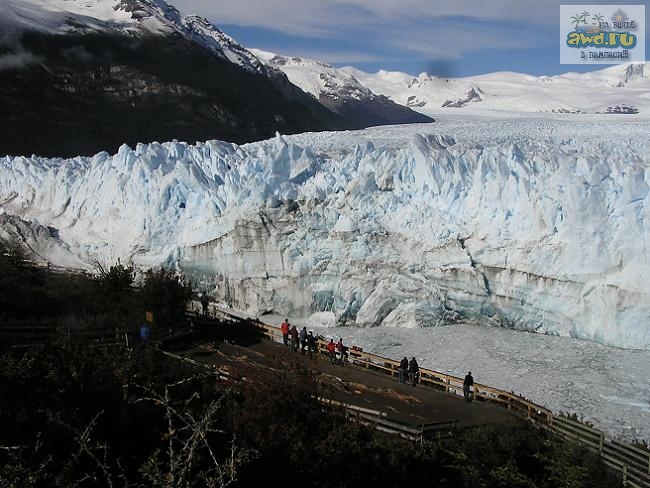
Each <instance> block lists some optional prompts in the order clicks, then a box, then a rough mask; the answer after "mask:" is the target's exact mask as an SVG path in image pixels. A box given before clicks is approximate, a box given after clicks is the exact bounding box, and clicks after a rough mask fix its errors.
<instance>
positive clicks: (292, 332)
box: [289, 325, 298, 352]
mask: <svg viewBox="0 0 650 488" xmlns="http://www.w3.org/2000/svg"><path fill="white" fill-rule="evenodd" d="M289 337H290V338H291V350H292V351H293V352H297V351H298V329H296V326H295V325H292V326H291V329H289Z"/></svg>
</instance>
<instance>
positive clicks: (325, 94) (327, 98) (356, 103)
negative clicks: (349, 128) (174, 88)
mask: <svg viewBox="0 0 650 488" xmlns="http://www.w3.org/2000/svg"><path fill="white" fill-rule="evenodd" d="M251 52H252V53H253V54H255V56H257V57H258V58H259V59H261V60H262V61H264V63H265V64H266V65H267V66H269V67H271V68H272V69H274V70H278V71H281V72H283V73H284V74H285V75H287V77H288V78H289V80H290V81H291V83H293V84H294V85H296V86H298V87H300V88H301V89H302V90H304V91H305V92H307V93H311V94H312V95H313V96H314V98H316V99H317V100H318V101H319V102H320V103H322V104H323V105H325V106H326V107H327V108H329V109H330V110H332V111H333V112H335V113H338V114H340V115H342V116H345V117H348V118H353V119H354V120H358V121H359V125H362V126H365V127H368V126H373V125H383V124H386V123H393V124H395V123H422V122H433V119H431V118H429V117H427V116H425V115H423V114H420V113H418V112H414V111H412V110H411V109H409V108H407V107H405V106H403V105H399V104H397V103H395V102H394V101H392V100H390V99H389V98H387V97H386V96H385V95H381V94H380V95H377V94H375V93H373V92H372V91H371V90H370V89H369V88H367V87H365V86H363V85H362V84H361V83H359V81H358V80H356V79H355V78H354V76H353V75H351V74H348V73H346V72H344V71H342V70H339V69H337V68H335V67H334V66H332V65H330V64H327V63H323V62H320V61H314V60H311V59H306V58H298V57H286V56H280V55H278V54H274V53H271V52H267V51H262V50H260V49H251Z"/></svg>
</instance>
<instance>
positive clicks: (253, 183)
mask: <svg viewBox="0 0 650 488" xmlns="http://www.w3.org/2000/svg"><path fill="white" fill-rule="evenodd" d="M556 117H557V118H552V117H551V116H545V117H544V116H537V117H530V118H523V117H519V118H511V119H495V118H490V117H487V118H478V117H468V118H459V117H453V118H451V117H448V118H445V117H443V118H442V119H441V121H440V122H438V123H436V124H426V125H419V126H408V127H386V128H375V129H370V130H366V131H358V132H340V133H311V134H303V135H298V136H290V137H281V136H277V137H276V138H275V139H272V140H269V141H264V142H259V143H254V144H247V145H244V146H237V145H234V144H228V143H224V142H218V141H210V142H207V143H203V144H197V145H195V146H191V145H188V144H185V143H179V142H170V143H165V144H158V143H154V144H149V145H138V146H137V147H136V148H134V149H131V148H129V147H127V146H123V147H122V148H121V149H120V151H119V152H118V154H116V155H113V156H111V155H108V154H106V153H100V154H98V155H96V156H94V157H92V158H76V159H72V160H57V159H40V158H4V159H2V160H0V208H1V209H2V210H1V212H3V213H4V214H5V215H4V217H3V219H2V220H0V225H1V226H2V227H0V229H2V231H0V236H3V237H5V238H7V237H8V236H11V237H12V238H14V239H20V240H23V241H24V242H26V243H28V244H29V245H30V246H32V247H33V248H34V249H35V250H37V251H38V252H39V253H40V254H41V255H42V256H43V257H45V258H50V259H52V260H55V261H56V260H58V262H55V264H64V265H65V264H72V265H75V264H77V263H79V262H86V263H90V262H92V261H93V260H99V261H100V262H102V263H103V264H104V265H110V264H112V263H114V262H115V260H116V259H117V258H118V257H119V258H121V259H122V260H123V261H124V260H129V259H130V260H132V261H133V262H135V263H137V264H142V265H156V264H162V263H165V264H168V265H177V266H178V267H179V268H180V269H182V270H183V271H184V272H186V273H188V274H190V275H191V276H192V277H193V279H194V280H195V282H196V283H209V284H210V285H209V286H210V288H211V290H213V292H214V294H215V295H216V296H218V297H219V298H220V299H223V300H224V301H226V302H228V303H230V304H232V305H233V306H235V307H237V308H241V309H246V310H249V311H251V312H253V313H256V314H261V313H263V312H265V311H270V310H274V311H276V312H279V313H282V314H286V315H288V316H296V315H300V316H308V315H310V314H315V313H317V312H318V313H317V314H316V315H314V320H315V319H316V317H318V319H319V320H322V319H323V318H325V319H327V320H330V321H331V322H332V323H339V324H347V325H358V326H374V325H378V324H385V325H395V326H407V327H413V326H417V325H424V326H428V325H441V324H447V323H453V322H456V321H470V322H476V323H478V324H483V325H501V326H507V327H513V328H518V329H525V330H534V331H537V332H543V333H550V334H560V335H567V336H568V335H571V336H574V337H580V338H586V339H591V340H595V341H599V342H602V343H606V344H611V345H616V346H621V347H628V348H641V349H650V321H649V320H648V318H649V317H650V289H649V287H648V285H647V283H648V281H647V278H646V277H647V276H648V273H649V272H650V264H649V263H648V253H647V246H648V243H649V238H650V231H649V230H648V228H647V221H648V217H649V215H648V214H649V211H648V209H649V208H650V207H649V205H650V201H649V200H648V199H649V197H648V188H649V187H648V182H649V180H650V170H649V166H648V163H649V161H648V134H649V133H650V131H648V128H649V127H648V125H650V124H649V123H648V122H647V121H645V122H642V123H639V121H635V123H631V122H627V121H625V120H624V119H625V117H624V116H622V117H621V118H620V119H617V120H613V119H612V118H611V117H613V116H600V118H596V117H597V116H592V117H591V118H584V117H583V118H580V117H579V116H566V115H565V116H563V118H559V116H556ZM17 217H20V219H22V220H20V222H22V224H21V226H22V227H20V228H19V227H17V224H16V219H17ZM26 222H29V224H27V223H26ZM46 228H47V229H48V232H44V231H43V229H46ZM16 229H19V230H20V231H17V230H16ZM30 229H36V230H35V231H33V232H32V231H30ZM57 249H58V250H57ZM71 256H74V257H75V260H76V261H75V262H74V263H73V262H71V260H70V257H71ZM201 286H205V285H203V284H202V285H201Z"/></svg>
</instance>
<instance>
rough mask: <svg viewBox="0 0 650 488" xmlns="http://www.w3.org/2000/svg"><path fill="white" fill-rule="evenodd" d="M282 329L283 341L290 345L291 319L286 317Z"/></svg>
mask: <svg viewBox="0 0 650 488" xmlns="http://www.w3.org/2000/svg"><path fill="white" fill-rule="evenodd" d="M280 330H281V331H282V343H283V344H284V345H285V346H289V319H284V322H282V325H281V326H280Z"/></svg>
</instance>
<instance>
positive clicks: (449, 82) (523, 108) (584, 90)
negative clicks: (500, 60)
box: [303, 64, 650, 115]
mask: <svg viewBox="0 0 650 488" xmlns="http://www.w3.org/2000/svg"><path fill="white" fill-rule="evenodd" d="M340 71H342V72H344V73H347V74H348V75H350V76H353V77H354V78H355V79H356V80H358V82H359V83H360V84H361V85H363V86H364V87H367V88H369V89H371V90H372V91H373V92H375V93H380V94H383V95H386V96H387V97H389V98H390V99H391V100H394V101H395V102H397V103H401V104H404V105H407V106H409V107H412V108H413V109H415V110H419V111H420V112H422V113H427V114H435V113H436V112H439V111H440V109H441V108H443V107H449V108H462V109H463V110H464V111H472V112H477V111H478V112H480V111H489V110H503V111H514V112H558V113H637V112H638V113H646V115H647V114H648V113H650V65H648V64H628V65H618V66H613V67H608V68H605V69H603V70H600V71H594V72H591V73H565V74H562V75H556V76H532V75H526V74H522V73H512V72H498V73H489V74H485V75H478V76H468V77H465V78H439V77H436V76H432V75H430V74H427V73H421V74H420V75H419V76H412V75H409V74H407V73H402V72H390V71H383V70H380V71H378V72H377V73H374V74H369V73H365V72H363V71H360V70H358V69H356V68H352V67H345V68H340ZM303 89H305V88H304V87H303Z"/></svg>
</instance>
